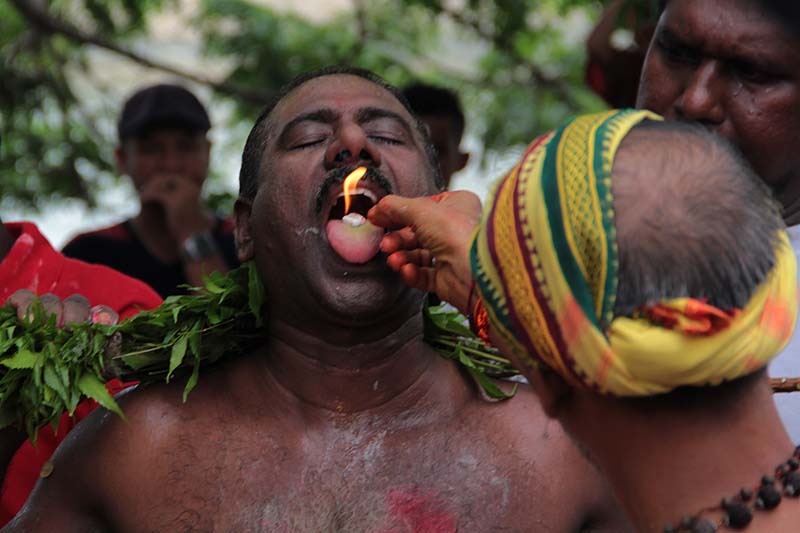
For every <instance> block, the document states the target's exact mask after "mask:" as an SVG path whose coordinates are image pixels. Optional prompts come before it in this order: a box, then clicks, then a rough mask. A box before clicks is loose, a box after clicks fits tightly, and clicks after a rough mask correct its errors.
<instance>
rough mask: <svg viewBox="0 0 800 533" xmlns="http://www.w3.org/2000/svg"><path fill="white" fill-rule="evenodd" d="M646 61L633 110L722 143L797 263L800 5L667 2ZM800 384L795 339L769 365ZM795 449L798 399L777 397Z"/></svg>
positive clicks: (799, 427) (748, 0)
mask: <svg viewBox="0 0 800 533" xmlns="http://www.w3.org/2000/svg"><path fill="white" fill-rule="evenodd" d="M662 6H663V12H662V14H661V17H660V19H659V21H658V25H657V27H656V31H655V35H654V37H653V40H652V42H651V44H650V48H649V50H648V52H647V58H646V61H645V64H644V68H643V71H642V79H641V85H640V87H639V95H638V100H637V106H638V107H640V108H642V109H649V110H651V111H655V112H656V113H659V114H661V115H664V116H665V117H666V118H668V119H672V120H680V121H686V122H697V123H699V124H701V125H703V126H704V127H706V128H707V129H709V130H710V131H713V132H715V133H718V134H719V135H721V136H723V137H725V138H726V139H728V140H729V141H730V142H731V143H733V144H734V145H735V146H736V147H737V148H738V149H739V150H740V151H741V152H742V153H743V154H744V156H745V157H746V159H747V160H748V161H749V163H750V165H752V167H753V169H754V170H755V171H756V173H757V174H758V175H759V176H760V177H761V179H763V180H764V182H765V183H766V184H767V185H769V187H770V188H771V189H772V191H773V194H774V195H775V197H776V198H777V199H778V201H779V202H780V203H781V206H782V207H783V219H784V221H785V222H786V225H787V226H788V227H789V229H788V233H789V238H790V240H791V242H792V247H793V248H794V250H795V253H796V254H797V255H798V257H800V149H798V148H800V140H799V139H800V3H798V2H786V1H784V0H667V1H664V2H662ZM770 372H771V373H772V375H773V376H783V377H796V376H800V335H797V336H796V338H795V339H793V340H792V342H791V343H790V344H789V345H788V346H787V347H786V349H785V350H784V353H783V354H782V355H781V356H780V357H778V358H777V359H776V360H775V361H774V362H773V363H772V364H771V365H770ZM775 401H776V402H777V403H778V409H779V411H780V413H781V417H782V418H783V420H784V423H785V424H786V426H787V428H788V429H789V432H790V434H791V436H792V438H793V439H794V440H795V441H798V442H800V394H799V393H794V394H778V395H776V396H775Z"/></svg>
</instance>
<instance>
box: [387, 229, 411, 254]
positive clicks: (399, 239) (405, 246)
mask: <svg viewBox="0 0 800 533" xmlns="http://www.w3.org/2000/svg"><path fill="white" fill-rule="evenodd" d="M419 247H420V246H419V242H418V241H417V236H416V234H415V233H414V230H413V229H411V228H408V227H406V228H401V229H398V230H395V231H392V232H390V233H387V234H386V235H384V237H383V240H381V251H382V252H383V253H385V254H392V253H394V252H397V251H398V250H414V249H417V248H419Z"/></svg>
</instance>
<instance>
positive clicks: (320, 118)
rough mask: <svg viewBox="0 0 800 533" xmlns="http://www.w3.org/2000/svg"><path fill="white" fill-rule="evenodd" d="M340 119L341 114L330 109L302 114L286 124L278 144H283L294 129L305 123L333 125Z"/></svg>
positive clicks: (325, 108) (324, 108)
mask: <svg viewBox="0 0 800 533" xmlns="http://www.w3.org/2000/svg"><path fill="white" fill-rule="evenodd" d="M338 117H339V113H337V112H336V111H334V110H333V109H331V108H329V107H323V108H321V109H315V110H313V111H308V112H306V113H301V114H299V115H297V116H296V117H294V118H293V119H292V120H290V121H289V122H287V123H286V125H285V126H284V127H283V129H282V130H281V133H280V135H278V142H279V143H283V141H284V140H285V137H286V135H287V134H288V133H289V132H290V131H292V128H294V127H295V126H297V125H298V124H301V123H303V122H319V123H321V124H331V123H333V122H335V121H336V119H337V118H338Z"/></svg>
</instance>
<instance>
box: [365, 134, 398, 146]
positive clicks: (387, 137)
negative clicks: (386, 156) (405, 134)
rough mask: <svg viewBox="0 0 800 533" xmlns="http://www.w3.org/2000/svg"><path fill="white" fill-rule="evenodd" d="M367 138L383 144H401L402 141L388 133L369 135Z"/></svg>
mask: <svg viewBox="0 0 800 533" xmlns="http://www.w3.org/2000/svg"><path fill="white" fill-rule="evenodd" d="M368 136H369V138H370V139H371V140H373V141H377V142H380V143H384V144H403V140H401V139H399V138H398V137H397V135H395V134H390V133H370V134H368Z"/></svg>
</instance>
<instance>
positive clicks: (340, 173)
mask: <svg viewBox="0 0 800 533" xmlns="http://www.w3.org/2000/svg"><path fill="white" fill-rule="evenodd" d="M356 168H358V167H344V168H337V169H335V170H332V171H331V172H330V173H328V175H327V176H326V177H325V179H324V180H323V181H322V184H321V185H320V186H319V191H318V192H317V198H316V212H317V214H319V213H321V212H322V205H323V203H324V202H325V199H326V198H327V197H328V191H329V190H330V188H331V187H333V186H334V185H339V184H341V183H342V182H344V180H345V178H346V177H347V176H348V175H349V174H350V173H351V172H352V171H353V170H355V169H356ZM366 181H371V182H373V183H375V184H376V185H378V186H379V187H381V188H382V189H383V190H385V191H386V194H392V184H391V183H389V180H387V179H386V178H385V177H384V176H383V174H381V171H380V170H378V169H376V168H373V167H367V172H366V174H364V177H363V178H361V180H360V182H366ZM360 182H359V183H360Z"/></svg>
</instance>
